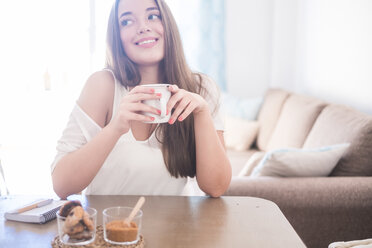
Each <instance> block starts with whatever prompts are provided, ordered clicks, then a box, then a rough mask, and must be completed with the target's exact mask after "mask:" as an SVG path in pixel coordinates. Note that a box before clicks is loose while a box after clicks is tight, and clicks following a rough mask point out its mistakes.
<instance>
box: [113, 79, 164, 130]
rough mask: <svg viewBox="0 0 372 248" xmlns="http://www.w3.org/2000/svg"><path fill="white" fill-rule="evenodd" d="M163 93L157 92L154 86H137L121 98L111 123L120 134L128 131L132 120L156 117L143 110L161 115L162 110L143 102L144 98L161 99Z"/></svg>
mask: <svg viewBox="0 0 372 248" xmlns="http://www.w3.org/2000/svg"><path fill="white" fill-rule="evenodd" d="M160 98H161V94H156V93H155V90H154V89H153V88H149V87H142V86H140V85H139V86H136V87H134V88H133V89H132V90H131V91H130V92H129V93H128V94H127V95H126V96H124V97H123V98H122V99H121V102H120V106H119V110H118V112H117V113H116V116H115V117H114V119H113V120H112V122H110V124H109V125H111V126H112V127H114V128H115V130H116V131H118V132H119V134H121V135H122V134H124V133H127V132H128V131H129V129H130V125H131V121H142V122H145V121H153V120H154V117H151V116H146V115H144V114H143V112H148V113H152V114H155V115H159V114H160V113H161V111H160V110H159V109H156V108H154V107H152V106H149V105H146V104H144V103H142V101H144V100H153V99H160Z"/></svg>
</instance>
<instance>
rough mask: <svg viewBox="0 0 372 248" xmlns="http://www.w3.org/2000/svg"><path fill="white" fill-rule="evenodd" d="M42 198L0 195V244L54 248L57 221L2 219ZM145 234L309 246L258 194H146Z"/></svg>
mask: <svg viewBox="0 0 372 248" xmlns="http://www.w3.org/2000/svg"><path fill="white" fill-rule="evenodd" d="M36 198H39V197H35V196H34V197H31V196H10V197H8V198H4V197H2V198H0V215H1V216H0V247H12V248H16V247H22V248H23V247H35V248H36V247H37V248H42V247H51V241H52V240H53V238H54V237H55V235H57V223H56V220H53V221H50V222H48V223H46V224H28V223H21V222H13V221H6V220H4V216H3V215H4V212H5V211H6V210H10V209H13V208H15V207H18V206H19V205H23V204H26V203H27V202H29V201H30V200H31V201H32V200H33V199H36ZM138 198H139V197H138V196H80V195H75V196H72V197H69V199H79V200H81V202H82V203H83V205H84V206H90V207H94V208H96V209H97V211H98V216H97V222H98V223H97V224H98V225H100V224H102V210H103V209H104V208H107V207H112V206H134V205H135V203H136V202H137V200H138ZM142 209H143V212H144V215H143V220H142V235H143V236H144V238H145V242H146V247H150V248H156V247H159V248H165V247H172V248H176V247H203V248H204V247H213V248H219V247H221V248H222V247H223V248H226V247H239V248H240V247H270V248H274V247H296V248H300V247H305V245H304V244H303V242H302V241H301V239H300V238H299V236H298V235H297V234H296V232H295V230H294V229H293V228H292V226H291V225H290V224H289V222H288V221H287V219H286V218H285V217H284V215H283V214H282V212H281V211H280V209H279V208H278V207H277V205H275V204H274V203H273V202H270V201H267V200H263V199H259V198H254V197H221V198H209V197H202V196H194V197H182V196H146V203H145V205H144V206H143V208H142Z"/></svg>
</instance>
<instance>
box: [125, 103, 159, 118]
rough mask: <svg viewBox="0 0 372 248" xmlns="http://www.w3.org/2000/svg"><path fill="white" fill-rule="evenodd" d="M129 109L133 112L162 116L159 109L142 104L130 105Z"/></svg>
mask: <svg viewBox="0 0 372 248" xmlns="http://www.w3.org/2000/svg"><path fill="white" fill-rule="evenodd" d="M127 109H128V110H129V111H131V112H147V113H152V114H155V115H160V114H161V111H160V110H159V109H157V108H154V107H152V106H149V105H147V104H144V103H141V102H136V103H132V104H128V107H127Z"/></svg>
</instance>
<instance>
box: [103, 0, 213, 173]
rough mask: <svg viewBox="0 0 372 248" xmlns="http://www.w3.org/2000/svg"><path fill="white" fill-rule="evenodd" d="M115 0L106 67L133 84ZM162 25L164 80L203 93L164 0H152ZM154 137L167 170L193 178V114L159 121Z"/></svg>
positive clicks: (135, 80) (133, 68) (136, 81)
mask: <svg viewBox="0 0 372 248" xmlns="http://www.w3.org/2000/svg"><path fill="white" fill-rule="evenodd" d="M119 2H120V0H116V1H115V3H114V5H113V7H112V10H111V14H110V18H109V23H108V28H107V51H106V67H108V68H110V69H111V70H112V71H113V72H114V74H115V77H116V78H117V80H119V82H120V83H121V84H122V85H124V86H125V87H131V86H136V85H138V84H139V83H140V82H141V75H140V73H139V71H138V69H137V67H136V66H135V64H134V63H133V62H132V61H131V60H130V59H129V58H128V56H127V55H126V53H125V51H124V48H123V46H122V43H121V39H120V31H119V24H118V5H119ZM155 3H156V4H157V6H158V8H159V11H160V15H161V21H162V24H163V27H164V46H165V49H164V50H165V52H164V53H165V54H164V59H163V60H162V62H161V68H162V74H163V78H164V82H168V83H171V84H176V85H177V86H178V87H179V88H180V89H185V90H187V91H189V92H193V93H198V94H202V93H203V94H206V91H205V88H204V87H203V77H202V75H201V74H200V73H194V72H192V71H191V69H190V68H189V66H188V65H187V63H186V59H185V55H184V51H183V47H182V42H181V37H180V34H179V31H178V28H177V25H176V21H175V19H174V17H173V15H172V13H171V11H170V9H169V7H168V5H167V4H166V3H165V2H164V1H163V0H155ZM156 137H157V139H158V140H159V142H160V143H161V144H162V153H163V157H164V162H165V164H166V166H167V169H168V171H169V173H170V174H171V175H172V176H174V177H176V178H178V177H187V176H189V177H194V176H195V174H196V151H195V132H194V116H193V114H190V115H189V116H188V118H186V119H185V120H184V121H182V122H178V121H176V122H175V123H174V124H173V125H169V124H167V123H164V124H160V125H159V127H158V128H157V129H156Z"/></svg>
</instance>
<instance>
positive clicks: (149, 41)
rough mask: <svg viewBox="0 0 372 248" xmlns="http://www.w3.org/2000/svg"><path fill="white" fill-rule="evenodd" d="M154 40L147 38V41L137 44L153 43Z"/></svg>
mask: <svg viewBox="0 0 372 248" xmlns="http://www.w3.org/2000/svg"><path fill="white" fill-rule="evenodd" d="M153 42H155V40H145V41H141V42H138V43H137V44H138V45H143V44H148V43H153Z"/></svg>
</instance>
